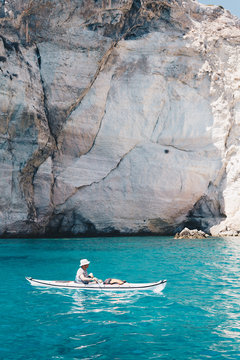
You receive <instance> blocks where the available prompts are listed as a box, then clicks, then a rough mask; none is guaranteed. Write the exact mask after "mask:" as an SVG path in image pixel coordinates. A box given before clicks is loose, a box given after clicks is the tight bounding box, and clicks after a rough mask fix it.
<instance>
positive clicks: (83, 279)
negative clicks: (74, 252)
mask: <svg viewBox="0 0 240 360" xmlns="http://www.w3.org/2000/svg"><path fill="white" fill-rule="evenodd" d="M89 264H90V261H88V260H87V259H82V260H81V261H80V268H79V269H78V271H77V274H76V278H75V282H77V283H83V284H89V283H90V282H93V281H95V282H96V283H99V282H102V280H98V279H97V278H96V277H94V276H93V274H92V273H90V274H89V275H88V272H87V268H88V266H89ZM125 282H126V281H124V280H119V279H111V278H109V279H106V280H105V281H104V284H109V285H113V284H118V285H122V284H124V283H125Z"/></svg>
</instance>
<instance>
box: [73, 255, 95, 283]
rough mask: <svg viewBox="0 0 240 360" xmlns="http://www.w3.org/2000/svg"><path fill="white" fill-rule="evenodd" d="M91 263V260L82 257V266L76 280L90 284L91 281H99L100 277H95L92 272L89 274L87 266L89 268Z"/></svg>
mask: <svg viewBox="0 0 240 360" xmlns="http://www.w3.org/2000/svg"><path fill="white" fill-rule="evenodd" d="M89 264H90V261H88V260H87V259H82V260H81V261H80V268H79V269H78V271H77V274H76V278H75V282H77V283H83V284H88V283H89V282H92V281H95V282H97V281H98V279H97V278H95V277H94V276H93V274H92V273H91V274H89V275H88V272H87V268H88V266H89Z"/></svg>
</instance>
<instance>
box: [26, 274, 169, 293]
mask: <svg viewBox="0 0 240 360" xmlns="http://www.w3.org/2000/svg"><path fill="white" fill-rule="evenodd" d="M26 280H27V281H29V282H30V284H31V285H33V286H45V287H53V288H60V289H77V290H98V291H99V290H100V291H102V290H104V291H132V290H141V291H142V290H144V291H145V290H157V291H158V292H160V291H162V290H163V289H164V288H165V286H166V284H167V280H160V281H158V282H154V283H127V282H126V283H124V284H122V285H118V284H113V285H110V284H103V283H89V284H80V283H77V282H75V281H62V280H38V279H33V278H31V277H26Z"/></svg>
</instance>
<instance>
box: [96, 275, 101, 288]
mask: <svg viewBox="0 0 240 360" xmlns="http://www.w3.org/2000/svg"><path fill="white" fill-rule="evenodd" d="M95 281H96V283H97V284H98V286H99V287H100V289H102V287H101V285H100V282H99V281H98V279H97V278H96V280H95Z"/></svg>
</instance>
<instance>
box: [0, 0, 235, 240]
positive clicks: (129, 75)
mask: <svg viewBox="0 0 240 360" xmlns="http://www.w3.org/2000/svg"><path fill="white" fill-rule="evenodd" d="M239 55H240V24H239V20H238V19H237V18H236V17H234V16H232V15H231V14H230V13H229V12H228V11H226V10H224V9H223V8H222V7H219V6H206V5H201V4H199V3H198V2H197V1H194V0H185V1H182V0H167V1H165V0H159V1H155V0H141V1H139V0H109V1H107V0H106V1H103V0H89V1H83V0H72V1H63V0H52V1H44V0H38V1H35V2H34V1H32V0H24V1H23V0H12V1H11V2H10V1H4V2H2V4H1V5H0V89H1V90H0V99H1V101H0V114H1V115H0V116H1V121H0V161H1V167H0V186H1V203H0V236H16V235H21V236H27V235H29V236H30V235H31V236H38V235H42V234H48V235H49V234H50V235H51V234H53V235H54V236H56V235H59V236H61V235H64V234H68V235H80V234H93V235H97V234H137V233H157V234H173V233H175V232H176V229H177V228H179V226H181V225H182V224H189V225H188V226H190V225H191V227H198V228H201V229H203V230H205V231H207V232H209V231H212V232H214V231H216V232H217V231H218V230H217V229H218V228H219V226H220V227H221V224H222V223H224V226H225V225H226V226H228V227H229V229H230V230H234V231H240V223H239V216H240V210H239V209H240V195H239V194H240V193H239V187H240V182H239V178H240V177H239V174H240V162H239V156H240V142H239V134H240V122H239V116H240V108H239V103H240V91H239V89H240V72H239V65H238V64H239Z"/></svg>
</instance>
